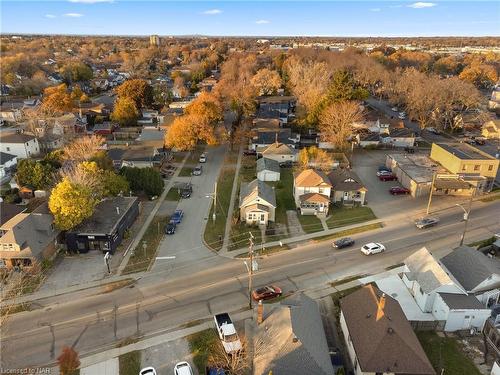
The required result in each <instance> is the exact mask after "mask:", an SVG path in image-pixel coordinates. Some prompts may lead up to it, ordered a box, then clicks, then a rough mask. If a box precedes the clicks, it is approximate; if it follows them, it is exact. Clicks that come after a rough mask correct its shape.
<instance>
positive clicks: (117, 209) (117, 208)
mask: <svg viewBox="0 0 500 375" xmlns="http://www.w3.org/2000/svg"><path fill="white" fill-rule="evenodd" d="M116 214H117V215H120V207H118V206H117V207H116Z"/></svg>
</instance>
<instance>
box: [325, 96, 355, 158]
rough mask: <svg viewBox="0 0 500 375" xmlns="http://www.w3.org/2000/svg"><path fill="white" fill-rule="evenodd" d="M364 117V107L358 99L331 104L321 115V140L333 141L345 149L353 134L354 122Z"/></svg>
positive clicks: (337, 146) (338, 146) (339, 147)
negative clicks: (361, 106)
mask: <svg viewBox="0 0 500 375" xmlns="http://www.w3.org/2000/svg"><path fill="white" fill-rule="evenodd" d="M362 118H363V112H362V109H361V108H360V106H359V103H358V102H356V101H342V102H335V103H332V104H330V105H329V106H328V107H326V108H325V109H324V111H323V112H322V114H321V117H320V124H319V129H320V132H321V140H322V141H323V142H329V143H332V144H333V145H334V146H335V147H336V148H338V149H345V148H346V146H347V144H348V138H349V136H350V135H351V134H352V124H353V123H355V122H358V121H361V119H362Z"/></svg>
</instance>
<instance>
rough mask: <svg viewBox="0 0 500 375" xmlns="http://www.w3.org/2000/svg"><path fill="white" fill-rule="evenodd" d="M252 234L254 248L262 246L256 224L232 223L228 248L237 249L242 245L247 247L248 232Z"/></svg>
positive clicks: (230, 249)
mask: <svg viewBox="0 0 500 375" xmlns="http://www.w3.org/2000/svg"><path fill="white" fill-rule="evenodd" d="M250 232H251V233H252V234H253V237H254V239H253V243H254V250H258V249H260V248H262V246H261V243H262V235H261V232H260V229H259V228H258V227H257V226H248V225H246V223H241V222H240V223H238V224H233V226H232V227H231V237H230V238H229V246H228V250H229V251H232V250H237V249H241V248H242V247H248V245H249V239H250V234H249V233H250Z"/></svg>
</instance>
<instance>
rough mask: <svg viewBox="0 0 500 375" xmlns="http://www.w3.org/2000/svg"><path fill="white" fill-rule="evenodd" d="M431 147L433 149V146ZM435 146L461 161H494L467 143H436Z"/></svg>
mask: <svg viewBox="0 0 500 375" xmlns="http://www.w3.org/2000/svg"><path fill="white" fill-rule="evenodd" d="M432 146H433V147H434V144H433V145H432ZM437 146H439V147H441V148H442V149H444V150H446V151H448V152H449V153H450V154H453V155H455V156H456V157H457V158H459V159H462V160H496V159H495V158H494V157H493V156H491V155H489V154H487V153H486V152H483V151H481V150H478V149H477V148H475V147H472V146H471V145H469V144H467V143H437Z"/></svg>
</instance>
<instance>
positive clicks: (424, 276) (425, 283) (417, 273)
mask: <svg viewBox="0 0 500 375" xmlns="http://www.w3.org/2000/svg"><path fill="white" fill-rule="evenodd" d="M404 263H405V264H406V266H407V267H408V269H409V270H410V273H408V274H407V276H408V278H409V279H411V280H416V281H417V282H418V284H419V285H420V287H421V288H422V290H423V291H424V292H425V293H430V292H432V291H433V290H436V289H437V288H439V287H440V286H442V285H451V284H453V280H451V278H450V277H449V276H448V275H447V274H446V272H445V271H444V270H443V268H442V267H441V265H440V264H439V263H438V261H437V260H436V259H434V257H433V256H432V254H431V253H430V252H429V251H428V250H427V249H426V248H425V247H423V248H421V249H420V250H418V251H416V252H414V253H413V254H412V255H410V256H409V257H408V258H406V259H405V261H404Z"/></svg>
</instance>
